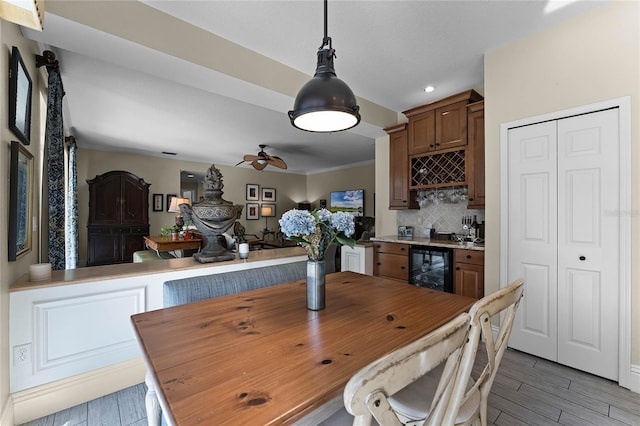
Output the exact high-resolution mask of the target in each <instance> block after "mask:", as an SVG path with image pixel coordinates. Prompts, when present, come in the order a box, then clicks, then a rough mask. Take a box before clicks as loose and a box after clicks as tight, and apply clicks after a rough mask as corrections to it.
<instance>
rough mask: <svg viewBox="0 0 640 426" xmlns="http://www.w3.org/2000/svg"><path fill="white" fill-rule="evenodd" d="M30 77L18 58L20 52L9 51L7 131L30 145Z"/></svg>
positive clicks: (15, 48) (15, 50) (14, 49)
mask: <svg viewBox="0 0 640 426" xmlns="http://www.w3.org/2000/svg"><path fill="white" fill-rule="evenodd" d="M31 90H32V84H31V77H29V72H27V67H25V65H24V62H23V61H22V56H20V51H19V50H18V48H17V47H15V46H13V48H12V49H11V66H10V68H9V129H11V131H12V132H13V134H14V135H16V137H17V138H18V139H20V142H22V143H23V144H25V145H29V144H30V143H31V141H30V138H31Z"/></svg>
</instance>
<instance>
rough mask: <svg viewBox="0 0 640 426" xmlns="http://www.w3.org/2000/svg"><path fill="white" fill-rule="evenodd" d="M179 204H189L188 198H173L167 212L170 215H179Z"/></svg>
mask: <svg viewBox="0 0 640 426" xmlns="http://www.w3.org/2000/svg"><path fill="white" fill-rule="evenodd" d="M180 204H189V199H188V198H180V197H173V198H172V199H171V204H169V211H170V212H172V213H180Z"/></svg>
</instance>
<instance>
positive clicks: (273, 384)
mask: <svg viewBox="0 0 640 426" xmlns="http://www.w3.org/2000/svg"><path fill="white" fill-rule="evenodd" d="M305 285H306V283H305V280H301V281H295V282H291V283H286V284H281V285H276V286H272V287H266V288H262V289H257V290H252V291H247V292H243V293H238V294H233V295H229V296H223V297H218V298H213V299H207V300H204V301H200V302H196V303H190V304H186V305H180V306H175V307H171V308H166V309H160V310H156V311H149V312H145V313H141V314H137V315H133V316H132V317H131V319H132V322H133V326H134V328H135V332H136V335H137V338H138V341H139V344H140V346H141V348H142V352H143V355H144V358H145V362H146V364H147V367H148V373H147V384H148V386H149V394H148V395H147V398H148V399H147V404H148V405H147V406H148V407H149V403H150V404H151V405H152V406H153V404H155V402H154V401H152V400H150V399H149V398H157V400H158V402H159V404H160V407H161V408H162V411H163V414H164V416H165V419H166V420H167V423H168V424H175V425H214V424H215V425H222V424H241V425H277V424H293V423H296V422H299V423H305V424H310V423H314V422H315V420H313V419H314V417H318V416H319V415H324V414H322V412H323V407H324V406H327V405H329V403H331V402H332V401H333V404H334V405H335V402H336V401H339V404H340V406H341V395H342V392H343V389H344V386H345V385H346V383H347V381H348V380H349V379H350V378H351V376H353V375H354V374H355V373H356V372H357V371H359V370H360V369H361V368H363V367H365V366H366V365H367V364H369V363H371V362H372V361H374V360H376V359H378V358H380V357H381V356H383V355H385V354H387V353H389V352H391V351H393V350H395V349H397V348H400V347H402V346H404V345H406V344H408V343H410V342H412V341H414V340H416V339H418V338H419V337H421V336H424V335H425V334H427V333H429V332H431V331H433V330H435V329H436V328H437V327H439V326H441V325H443V324H445V323H446V322H447V321H450V320H451V319H453V318H455V317H456V316H457V315H458V314H460V313H461V312H463V311H466V310H468V309H469V307H470V306H471V305H472V304H473V303H474V302H475V300H474V299H471V298H467V297H463V296H458V295H455V294H450V293H444V292H439V291H435V290H430V289H425V288H421V287H416V286H412V285H409V284H407V283H406V282H401V281H396V280H392V279H386V278H382V277H372V276H368V275H361V274H357V273H354V272H338V273H334V274H329V275H327V276H326V308H325V309H324V310H321V311H311V310H307V308H306V290H305ZM318 413H321V414H318ZM149 420H150V423H149V424H153V423H154V422H153V421H152V419H149Z"/></svg>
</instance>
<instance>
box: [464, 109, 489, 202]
mask: <svg viewBox="0 0 640 426" xmlns="http://www.w3.org/2000/svg"><path fill="white" fill-rule="evenodd" d="M467 128H468V137H469V141H468V145H469V147H468V148H467V162H466V168H467V170H466V174H467V185H468V189H469V198H468V202H467V208H468V209H484V199H485V197H484V196H485V188H484V101H480V102H476V103H473V104H469V105H467Z"/></svg>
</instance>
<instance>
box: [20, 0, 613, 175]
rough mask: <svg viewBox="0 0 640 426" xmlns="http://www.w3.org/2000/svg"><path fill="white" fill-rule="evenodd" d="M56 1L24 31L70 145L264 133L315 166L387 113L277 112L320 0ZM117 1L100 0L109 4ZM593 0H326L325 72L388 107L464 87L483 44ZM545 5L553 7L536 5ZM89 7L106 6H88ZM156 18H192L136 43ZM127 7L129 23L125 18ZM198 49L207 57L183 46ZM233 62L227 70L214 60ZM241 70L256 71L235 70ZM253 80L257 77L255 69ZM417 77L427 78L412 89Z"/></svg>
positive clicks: (356, 146) (184, 144) (216, 149)
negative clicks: (349, 121)
mask: <svg viewBox="0 0 640 426" xmlns="http://www.w3.org/2000/svg"><path fill="white" fill-rule="evenodd" d="M64 3H65V2H62V1H49V2H47V4H46V8H47V13H46V16H45V24H44V31H43V32H41V33H40V32H37V31H33V30H26V29H24V30H23V32H24V33H25V36H26V37H28V38H31V39H33V40H36V41H37V42H39V43H40V44H41V47H42V48H43V49H51V50H53V51H54V52H55V53H56V57H57V59H58V60H59V61H60V66H61V68H60V69H61V73H62V79H63V84H64V88H65V92H66V96H65V117H64V120H65V125H66V127H67V129H68V130H67V131H68V133H69V134H72V135H74V136H75V137H76V140H77V142H78V146H79V147H80V148H90V149H99V150H115V151H122V152H131V153H139V154H143V155H151V156H163V154H162V152H163V151H168V152H175V153H176V154H177V155H176V156H175V157H171V158H178V159H182V160H188V161H199V162H203V163H207V164H211V163H216V164H225V165H234V164H236V163H237V162H238V161H240V160H241V159H242V156H243V155H244V154H255V153H257V151H258V150H259V149H258V145H259V144H266V145H267V146H268V147H267V148H266V151H267V152H268V153H269V154H272V155H278V156H280V157H282V158H283V159H284V160H285V161H286V162H287V163H288V165H289V171H292V172H296V173H314V172H319V171H323V170H330V169H332V168H339V167H344V166H346V165H351V164H358V163H364V162H370V161H372V160H373V159H374V138H375V137H377V136H380V135H383V134H384V132H383V131H382V127H383V126H385V125H389V124H393V123H391V122H389V120H388V117H389V114H387V115H386V116H385V117H386V118H380V117H378V116H376V114H375V112H373V113H370V114H369V113H365V112H363V123H361V124H360V125H359V126H358V127H356V128H355V129H353V130H352V131H346V132H339V133H334V134H313V133H308V132H302V131H300V130H297V129H295V128H294V127H292V126H291V124H290V123H289V119H288V117H287V115H286V113H287V111H288V110H289V109H291V108H292V106H293V100H294V97H295V93H297V91H298V89H299V87H300V86H301V82H300V81H302V83H304V81H305V80H306V79H308V78H311V76H312V75H313V72H314V71H315V61H316V50H317V48H318V47H319V46H320V43H321V41H322V36H323V3H322V1H321V0H313V1H302V0H296V1H294V0H290V1H238V0H236V1H203V0H200V1H190V0H180V1H168V0H159V1H158V0H151V1H145V2H144V3H145V4H146V6H145V4H143V5H140V4H138V5H137V6H141V7H138V8H136V9H135V10H136V13H139V14H138V15H136V16H135V18H136V19H126V18H131V16H129V14H126V13H125V12H127V10H126V9H123V12H122V16H123V17H122V19H109V17H108V16H105V17H104V19H103V20H102V21H100V18H101V16H98V17H95V16H91V19H82V18H78V16H77V15H76V14H75V11H71V10H72V9H71V8H76V10H79V9H77V8H82V7H84V8H89V10H90V11H91V10H92V9H90V8H92V7H97V6H96V5H97V4H98V3H100V2H96V1H87V2H82V1H71V2H69V5H70V6H65V5H64ZM92 3H93V5H92ZM108 3H109V2H108ZM124 3H126V2H123V1H112V2H110V4H108V5H106V6H104V5H103V6H102V7H109V8H110V9H111V8H112V9H113V10H114V11H116V10H117V9H118V8H122V7H125V6H126V5H125V4H124ZM602 3H603V2H596V1H578V2H553V4H548V2H547V1H483V0H476V1H403V0H395V1H370V0H369V1H366V0H357V1H342V0H334V1H330V2H329V36H331V37H332V39H333V47H334V48H335V49H336V54H337V58H336V60H335V67H336V73H337V75H338V77H340V78H341V79H342V80H344V81H345V82H346V83H347V84H348V85H349V86H350V87H351V89H352V90H353V91H354V93H355V94H356V95H357V96H358V97H359V98H360V99H361V100H363V101H362V102H361V106H362V103H363V102H364V103H366V101H370V102H372V103H374V104H377V106H378V108H379V109H380V111H383V112H385V111H386V112H387V113H391V112H400V111H403V110H406V109H409V108H412V107H414V106H417V105H421V104H424V103H427V102H430V101H433V100H436V99H439V98H443V97H446V96H449V95H452V94H454V93H457V92H461V91H463V90H467V89H469V88H474V89H476V90H478V91H480V92H481V93H482V91H483V79H484V75H483V58H484V54H485V53H486V52H489V51H491V50H493V49H495V48H498V47H501V46H504V45H506V44H509V43H510V42H513V41H515V40H517V39H520V38H523V37H526V36H527V35H529V34H532V33H534V32H536V31H539V30H541V29H543V28H547V27H550V26H553V25H556V24H558V23H559V22H561V21H563V20H565V19H568V18H570V17H572V16H575V15H577V14H580V13H584V12H586V11H588V10H590V9H592V8H594V7H597V6H599V5H601V4H602ZM550 6H564V7H560V8H559V9H556V10H555V11H547V10H548V8H549V7H550ZM158 11H160V12H164V14H168V15H171V16H173V17H174V18H172V17H171V16H169V17H167V16H166V15H164V14H160V13H158ZM95 14H96V15H101V14H103V15H107V14H105V13H104V10H102V12H101V10H99V9H97V10H96V13H95ZM89 15H91V13H89ZM116 16H117V15H116ZM125 16H126V18H125ZM166 19H169V20H170V21H169V22H171V21H175V19H179V20H182V21H185V22H186V23H189V24H191V25H192V26H194V27H197V28H194V30H195V32H194V33H193V34H194V35H191V31H190V28H187V29H188V30H189V31H185V34H179V35H178V34H176V33H172V32H171V31H170V30H169V29H168V30H167V33H162V32H160V34H161V36H154V39H153V40H152V41H150V42H148V43H147V42H140V40H141V38H140V37H142V38H144V34H145V32H147V33H149V34H157V33H158V31H162V29H163V28H170V27H168V26H167V21H166ZM131 20H133V21H134V24H135V25H134V24H128V22H130V21H131ZM94 22H95V24H94ZM156 22H157V24H156ZM181 24H183V23H181ZM136 25H137V26H138V27H140V26H141V25H142V27H143V28H137V30H139V31H140V30H142V31H141V33H142V36H140V35H138V36H137V37H136V36H134V35H132V36H131V37H128V36H127V35H126V34H129V33H132V32H131V31H132V30H131V28H132V27H134V26H136ZM181 28H185V27H181ZM203 30H204V31H208V32H211V33H213V34H216V35H218V36H220V37H222V38H224V39H226V40H228V41H231V42H232V43H233V44H232V45H231V53H229V50H225V51H224V52H223V51H222V50H220V49H219V47H218V45H217V44H216V45H214V44H208V43H210V39H209V38H207V37H202V34H203V33H202V32H201V31H203ZM198 31H200V33H198ZM186 33H189V34H186ZM198 34H200V36H198ZM183 39H186V40H188V42H186V43H184V44H183V45H180V46H178V47H179V49H178V51H179V53H177V54H176V53H175V52H176V46H175V44H176V43H175V42H176V40H183ZM130 40H134V41H130ZM244 48H246V49H249V50H250V51H252V52H249V53H251V54H252V55H254V57H255V58H258V59H260V57H259V56H255V54H256V53H257V54H260V55H264V56H265V57H267V58H270V59H272V60H275V61H277V63H275V64H273V63H272V64H271V65H273V66H271V67H265V68H261V67H258V66H257V65H255V64H256V63H257V62H247V61H245V60H244V58H246V57H247V56H246V49H244ZM198 51H203V52H206V54H205V55H204V56H207V55H211V57H210V58H202V56H200V58H201V59H202V60H200V59H195V60H191V59H189V60H187V59H185V58H186V57H189V53H192V52H198ZM172 52H173V53H172ZM221 52H223V53H221ZM235 52H238V53H237V54H235ZM217 55H223V56H221V57H217ZM249 56H250V55H249ZM214 58H215V61H221V62H226V65H228V66H227V67H224V68H225V70H223V71H220V70H218V69H215V67H214V66H209V65H203V64H204V63H205V62H206V61H207V59H211V60H212V61H214ZM215 61H214V62H215ZM258 62H259V61H258ZM233 67H235V68H236V69H237V70H238V71H237V73H235V72H230V71H227V69H230V68H233ZM254 67H255V68H256V69H253V68H254ZM274 69H275V70H279V71H277V72H274ZM280 71H281V72H280ZM300 72H301V73H304V74H307V76H302V77H304V80H300V81H294V80H296V79H295V78H291V79H289V80H288V81H285V83H284V84H282V83H280V82H278V79H279V78H280V79H281V77H282V75H284V76H288V75H294V76H295V75H298V74H299V73H300ZM290 73H293V74H290ZM276 74H278V75H276ZM247 75H251V76H252V77H253V76H255V78H253V79H252V81H247V78H246V76H247ZM260 81H262V82H264V83H256V82H260ZM429 84H430V85H433V86H435V87H436V90H435V91H434V92H433V93H429V94H427V93H424V92H423V91H422V88H423V87H424V86H426V85H429ZM374 106H375V105H374ZM380 107H382V108H380ZM364 109H365V111H369V110H370V109H367V108H366V107H365V108H364ZM385 109H386V110H385ZM389 110H390V111H389ZM391 117H392V118H393V119H394V120H395V115H391ZM385 121H386V122H385ZM243 167H249V166H248V165H244V166H243ZM267 170H272V171H279V169H274V168H268V169H267Z"/></svg>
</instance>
